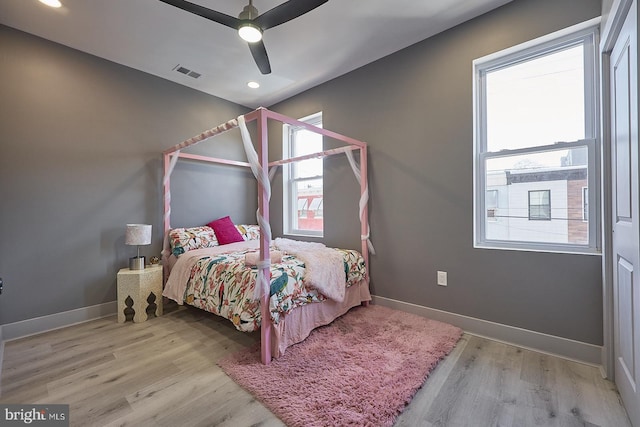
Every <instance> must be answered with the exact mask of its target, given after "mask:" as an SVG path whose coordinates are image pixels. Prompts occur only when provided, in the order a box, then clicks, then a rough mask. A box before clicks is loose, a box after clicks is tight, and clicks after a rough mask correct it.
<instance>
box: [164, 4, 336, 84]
mask: <svg viewBox="0 0 640 427" xmlns="http://www.w3.org/2000/svg"><path fill="white" fill-rule="evenodd" d="M160 1H161V2H163V3H166V4H170V5H171V6H175V7H177V8H179V9H182V10H185V11H187V12H191V13H193V14H196V15H198V16H201V17H203V18H206V19H209V20H211V21H215V22H217V23H219V24H222V25H226V26H227V27H230V28H233V29H235V30H237V31H238V34H239V35H240V37H242V39H244V40H246V41H247V42H248V44H249V50H251V55H252V56H253V59H254V60H255V61H256V65H258V68H259V69H260V72H261V73H262V74H269V73H271V64H269V57H268V56H267V49H266V48H265V46H264V42H263V41H262V33H263V32H264V31H266V30H268V29H269V28H273V27H276V26H278V25H280V24H284V23H285V22H287V21H291V20H292V19H295V18H297V17H298V16H301V15H304V14H305V13H307V12H310V11H312V10H313V9H315V8H317V7H318V6H321V5H322V4H324V3H326V2H327V1H329V0H289V1H286V2H284V3H282V4H280V5H278V6H276V7H274V8H273V9H271V10H268V11H267V12H265V13H263V14H262V15H258V9H256V8H255V7H254V6H253V0H249V4H248V5H246V6H245V7H244V9H243V10H242V12H240V15H238V17H237V18H236V17H234V16H230V15H227V14H225V13H221V12H217V11H215V10H211V9H207V8H206V7H203V6H200V5H198V4H195V3H191V2H188V1H185V0H160Z"/></svg>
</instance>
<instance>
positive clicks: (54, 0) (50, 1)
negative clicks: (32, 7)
mask: <svg viewBox="0 0 640 427" xmlns="http://www.w3.org/2000/svg"><path fill="white" fill-rule="evenodd" d="M40 3H43V4H46V5H47V6H51V7H60V6H62V3H60V0H40Z"/></svg>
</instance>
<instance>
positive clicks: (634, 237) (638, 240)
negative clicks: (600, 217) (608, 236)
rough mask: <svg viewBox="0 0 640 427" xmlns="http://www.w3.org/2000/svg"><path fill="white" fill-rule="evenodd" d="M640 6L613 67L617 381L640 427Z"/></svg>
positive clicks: (628, 19)
mask: <svg viewBox="0 0 640 427" xmlns="http://www.w3.org/2000/svg"><path fill="white" fill-rule="evenodd" d="M636 11H637V1H633V4H632V6H631V9H630V10H629V13H628V15H627V17H626V19H625V23H624V25H623V27H622V31H621V32H620V35H619V36H618V38H617V40H616V42H615V46H614V48H613V51H612V52H611V61H610V69H609V71H610V78H611V80H610V81H611V88H610V89H611V161H612V185H613V188H612V198H613V200H612V201H613V206H612V211H613V214H612V220H613V257H614V258H613V270H614V271H613V299H614V301H613V303H614V307H613V310H614V356H615V380H616V384H617V386H618V389H619V390H620V395H621V396H622V400H623V402H624V405H625V408H626V409H627V412H628V414H629V417H630V418H631V422H632V423H633V425H634V426H640V250H639V248H638V246H639V245H640V232H639V231H640V228H639V222H640V217H639V214H640V212H639V209H638V208H639V207H640V204H639V203H638V178H639V176H638V160H639V159H638V97H637V94H638V57H637V21H636V19H637V18H636Z"/></svg>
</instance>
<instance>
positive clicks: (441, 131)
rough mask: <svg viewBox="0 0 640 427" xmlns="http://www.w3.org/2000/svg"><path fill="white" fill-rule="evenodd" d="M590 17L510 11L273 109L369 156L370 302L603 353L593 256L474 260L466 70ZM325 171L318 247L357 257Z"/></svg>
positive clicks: (593, 0)
mask: <svg viewBox="0 0 640 427" xmlns="http://www.w3.org/2000/svg"><path fill="white" fill-rule="evenodd" d="M600 11H601V2H600V1H599V0H515V1H513V2H512V3H509V4H507V5H505V6H503V7H501V8H499V9H497V10H495V11H493V12H490V13H488V14H485V15H483V16H481V17H479V18H476V19H474V20H472V21H469V22H467V23H465V24H462V25H460V26H458V27H456V28H454V29H452V30H449V31H447V32H445V33H442V34H440V35H437V36H435V37H433V38H431V39H428V40H426V41H423V42H421V43H418V44H416V45H414V46H412V47H410V48H407V49H405V50H403V51H401V52H398V53H396V54H393V55H390V56H388V57H386V58H384V59H382V60H379V61H377V62H375V63H373V64H370V65H368V66H365V67H362V68H361V69H358V70H356V71H354V72H352V73H350V74H348V75H345V76H342V77H340V78H337V79H335V80H333V81H330V82H328V83H325V84H323V85H321V86H319V87H316V88H314V89H311V90H309V91H307V92H305V93H303V94H301V95H299V96H296V97H293V98H291V99H289V100H287V101H284V102H282V103H280V104H278V105H276V106H273V107H272V109H274V110H277V111H279V112H281V113H284V114H287V115H290V116H293V117H302V116H305V115H307V114H311V113H314V112H317V111H320V110H322V111H323V112H324V125H325V127H326V128H328V129H331V130H335V131H337V132H341V133H344V134H347V135H350V136H352V137H354V138H358V139H362V140H364V141H367V142H368V143H369V144H370V155H369V160H370V172H369V177H370V186H371V192H372V194H371V211H370V212H371V227H372V237H373V242H374V245H375V246H376V250H377V252H378V253H377V255H376V256H374V257H372V258H371V275H372V288H373V291H374V293H375V294H377V295H379V296H383V297H388V298H393V299H397V300H400V301H406V302H410V303H414V304H419V305H423V306H428V307H433V308H437V309H441V310H446V311H450V312H454V313H459V314H462V315H467V316H472V317H476V318H480V319H485V320H490V321H494V322H498V323H503V324H507V325H513V326H517V327H521V328H525V329H530V330H534V331H539V332H543V333H547V334H551V335H557V336H561V337H566V338H570V339H574V340H578V341H583V342H588V343H593V344H601V343H602V298H601V293H602V289H601V262H600V261H601V260H600V257H599V256H583V255H567V254H552V253H533V252H518V251H502V250H483V249H474V248H473V215H472V207H473V199H472V185H473V177H472V168H473V163H472V162H473V158H472V157H473V156H472V150H473V148H472V147H473V141H472V131H473V129H472V64H471V62H472V60H473V59H475V58H478V57H482V56H484V55H487V54H489V53H492V52H495V51H498V50H501V49H504V48H507V47H510V46H513V45H515V44H518V43H521V42H525V41H527V40H530V39H533V38H536V37H538V36H542V35H545V34H547V33H550V32H553V31H555V30H559V29H561V28H564V27H567V26H570V25H572V24H575V23H578V22H582V21H585V20H588V19H590V18H593V17H596V16H598V15H599V14H600ZM276 137H277V136H275V135H274V136H272V138H276ZM330 168H331V172H330V173H327V174H326V175H325V179H326V186H327V191H326V197H327V200H326V202H325V215H326V223H327V236H326V238H325V241H326V242H327V243H328V244H341V245H350V246H352V247H358V244H359V243H358V234H359V231H358V225H357V224H358V223H357V219H355V217H356V216H357V208H356V207H355V206H357V201H356V199H355V198H354V195H353V188H351V187H348V188H347V187H345V186H344V185H343V182H344V183H349V182H351V181H349V179H350V173H351V172H350V171H349V170H348V166H346V161H342V160H341V159H336V160H335V161H334V160H332V163H331V164H330ZM334 173H336V174H335V175H333V174H334ZM280 182H281V181H280ZM276 188H278V187H276ZM356 188H357V187H356ZM355 191H356V194H357V189H356V190H355ZM355 197H357V196H355ZM275 200H281V195H279V194H274V201H275ZM342 206H353V209H352V210H353V212H354V213H353V216H351V214H349V215H347V216H346V217H344V218H343V217H342V216H340V215H343V213H342V211H341V210H340V209H342V208H341V207H342ZM347 235H348V237H347ZM437 270H445V271H447V272H448V279H449V286H448V287H439V286H437V285H436V271H437Z"/></svg>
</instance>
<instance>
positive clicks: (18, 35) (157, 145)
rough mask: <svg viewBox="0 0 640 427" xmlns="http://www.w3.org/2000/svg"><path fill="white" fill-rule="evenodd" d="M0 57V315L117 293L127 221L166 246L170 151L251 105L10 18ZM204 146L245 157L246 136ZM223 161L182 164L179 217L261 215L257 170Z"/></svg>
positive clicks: (29, 314)
mask: <svg viewBox="0 0 640 427" xmlns="http://www.w3.org/2000/svg"><path fill="white" fill-rule="evenodd" d="M0 57H1V58H2V59H3V60H2V78H0V102H1V104H0V110H1V113H0V203H1V205H0V206H1V207H0V277H3V278H4V283H5V290H4V293H3V294H2V295H0V324H6V323H11V322H16V321H20V320H23V319H29V318H34V317H38V316H43V315H47V314H52V313H58V312H62V311H66V310H71V309H75V308H80V307H85V306H90V305H94V304H100V303H104V302H109V301H114V300H115V299H116V273H117V272H118V270H119V269H120V268H123V267H126V266H127V259H128V257H130V256H133V255H135V248H134V247H130V246H125V245H124V229H125V224H127V223H131V222H142V223H149V224H153V226H154V228H153V238H154V239H153V240H154V241H153V244H152V245H151V246H147V247H142V248H141V253H142V254H145V255H148V256H150V255H154V254H159V253H160V250H161V239H162V187H161V180H162V176H161V170H162V156H161V154H160V153H161V151H162V150H164V149H166V148H168V147H169V146H171V145H174V144H176V143H178V142H180V141H182V140H183V139H186V138H189V137H191V136H193V135H195V134H197V133H200V132H201V131H202V130H204V129H208V128H210V127H213V126H216V125H218V124H220V123H221V122H224V121H227V120H229V119H231V118H233V117H235V116H237V115H239V114H243V113H245V112H247V111H248V109H246V108H244V107H241V106H238V105H236V104H233V103H230V102H227V101H224V100H222V99H219V98H215V97H212V96H209V95H205V94H203V93H200V92H197V91H194V90H191V89H188V88H185V87H182V86H179V85H177V84H173V83H170V82H167V81H165V80H162V79H159V78H156V77H153V76H150V75H147V74H144V73H141V72H138V71H135V70H132V69H129V68H126V67H123V66H120V65H117V64H114V63H111V62H108V61H105V60H102V59H99V58H96V57H93V56H90V55H87V54H84V53H81V52H78V51H75V50H72V49H69V48H66V47H64V46H61V45H58V44H54V43H51V42H48V41H45V40H42V39H39V38H37V37H33V36H31V35H28V34H25V33H22V32H19V31H16V30H13V29H10V28H8V27H4V26H0ZM196 148H198V149H199V150H200V151H201V152H202V151H206V152H209V153H211V154H221V155H225V156H228V157H237V158H243V154H242V151H241V150H242V148H241V145H240V144H238V140H237V135H229V136H221V137H219V138H217V139H216V144H215V145H214V146H211V145H209V146H207V147H202V148H201V147H196ZM194 151H195V150H194ZM223 168H226V169H225V170H224V171H223V170H219V169H218V170H215V169H214V170H213V171H211V169H210V168H209V167H206V166H203V165H200V164H195V163H189V162H184V163H179V164H178V166H177V168H176V171H175V173H174V175H175V177H174V180H173V182H172V184H173V185H172V187H173V199H174V201H175V203H174V216H173V221H172V223H173V225H174V226H180V225H198V224H204V223H206V222H208V221H210V220H212V219H215V218H217V217H219V216H223V215H227V214H230V215H231V217H232V219H233V220H234V221H236V222H252V223H253V222H255V220H254V219H253V213H252V211H254V210H255V207H256V203H255V200H256V193H255V190H253V191H251V190H250V191H249V192H247V191H246V188H255V187H251V186H250V183H253V182H254V181H253V178H252V177H251V175H250V173H249V172H247V171H238V170H235V169H233V168H231V169H229V167H223ZM198 194H200V195H198ZM238 195H241V197H238Z"/></svg>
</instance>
